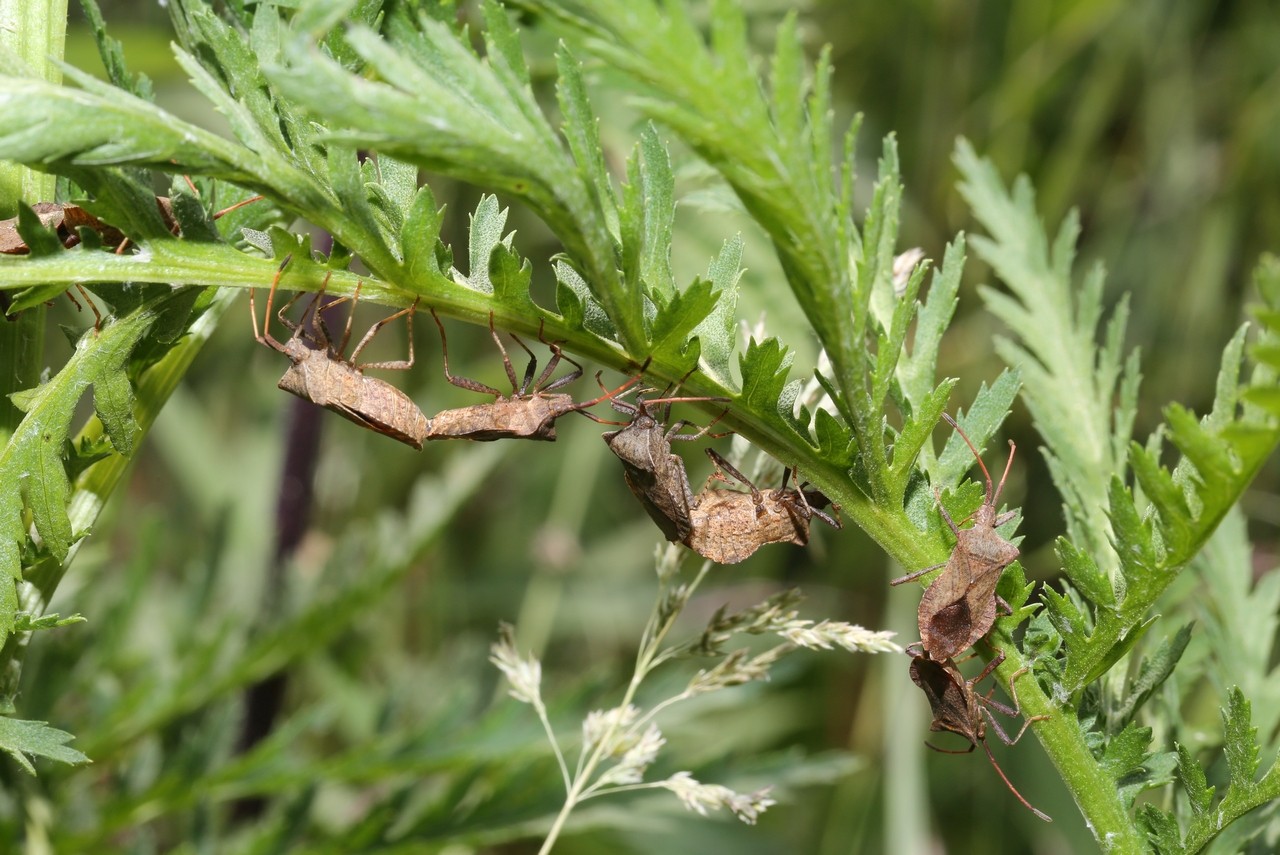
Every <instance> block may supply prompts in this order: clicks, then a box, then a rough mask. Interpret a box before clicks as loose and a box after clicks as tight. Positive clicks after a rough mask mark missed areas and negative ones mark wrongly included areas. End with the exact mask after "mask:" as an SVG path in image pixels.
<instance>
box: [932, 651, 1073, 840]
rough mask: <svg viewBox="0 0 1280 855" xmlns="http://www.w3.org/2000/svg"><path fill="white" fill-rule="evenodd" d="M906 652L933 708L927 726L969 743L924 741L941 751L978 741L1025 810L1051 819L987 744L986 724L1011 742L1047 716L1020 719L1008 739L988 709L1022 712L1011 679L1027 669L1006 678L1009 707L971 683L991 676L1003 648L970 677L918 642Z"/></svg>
mask: <svg viewBox="0 0 1280 855" xmlns="http://www.w3.org/2000/svg"><path fill="white" fill-rule="evenodd" d="M907 655H909V656H910V657H911V666H910V674H911V681H912V682H913V683H915V684H916V685H917V686H919V687H920V689H921V690H922V691H923V692H924V694H925V697H926V698H928V699H929V706H930V708H932V710H933V723H932V724H931V725H930V726H929V729H930V730H931V731H936V732H949V733H954V734H957V735H959V736H961V737H963V738H965V739H967V740H968V741H969V747H968V748H965V749H960V750H951V749H947V748H939V747H938V746H936V745H933V744H932V743H929V742H926V743H925V745H928V746H929V747H930V748H932V749H933V750H934V751H938V752H940V753H942V754H968V753H969V752H971V751H973V749H974V748H976V747H977V745H978V743H979V742H981V743H982V748H983V750H984V751H986V752H987V758H988V759H989V760H990V761H991V765H992V767H994V768H995V770H996V772H997V774H999V775H1000V779H1001V780H1003V781H1004V783H1005V786H1006V787H1008V788H1009V792H1011V793H1013V795H1014V796H1015V797H1016V798H1017V799H1018V801H1020V802H1022V804H1023V806H1025V807H1026V808H1027V810H1029V811H1031V812H1032V813H1034V814H1035V815H1036V816H1038V817H1040V819H1043V820H1044V821H1045V822H1053V820H1052V819H1050V818H1049V816H1048V815H1047V814H1045V813H1044V812H1043V811H1040V810H1037V809H1036V808H1034V807H1032V806H1031V803H1030V802H1028V801H1027V800H1026V799H1025V798H1023V797H1022V794H1021V793H1019V792H1018V791H1017V790H1016V789H1015V788H1014V786H1013V784H1012V783H1011V782H1010V781H1009V778H1008V777H1007V776H1006V775H1005V774H1004V770H1003V769H1001V768H1000V764H999V763H997V762H996V758H995V755H994V754H992V753H991V746H989V745H987V739H986V737H987V725H988V724H990V725H991V729H992V730H993V731H995V734H996V735H997V736H998V737H1000V741H1001V742H1003V743H1004V744H1005V745H1014V744H1016V743H1017V742H1018V740H1020V739H1021V738H1022V735H1023V734H1024V733H1026V732H1027V728H1028V727H1030V726H1031V724H1032V722H1036V721H1043V720H1044V719H1047V718H1049V716H1047V715H1038V716H1033V717H1031V718H1029V719H1027V720H1026V721H1024V722H1023V723H1022V729H1021V730H1019V731H1018V735H1017V736H1014V737H1013V738H1012V739H1011V738H1010V737H1009V734H1007V733H1005V731H1004V728H1003V727H1001V726H1000V722H999V721H997V720H996V717H995V715H994V714H993V713H992V712H991V711H992V710H996V711H998V712H1000V713H1003V714H1004V715H1008V716H1017V715H1019V714H1020V713H1021V705H1018V704H1017V697H1018V696H1017V695H1016V694H1015V693H1014V690H1013V682H1014V680H1016V679H1018V677H1020V676H1022V675H1023V674H1025V673H1026V669H1025V668H1023V669H1021V670H1019V671H1017V672H1016V673H1015V674H1013V676H1011V677H1010V678H1009V697H1011V698H1013V699H1014V703H1015V706H1012V707H1010V706H1008V705H1006V704H1002V703H1001V702H999V701H997V700H995V699H994V698H992V697H991V693H992V692H994V691H995V689H994V688H993V689H992V690H991V691H990V692H987V694H985V695H980V694H978V693H977V692H976V691H975V690H974V686H976V685H977V684H978V683H980V682H982V681H983V680H985V679H986V678H987V677H988V676H990V675H991V673H992V672H993V671H995V669H996V668H998V667H999V666H1000V663H1001V662H1003V661H1004V651H1000V652H999V653H998V654H997V656H996V658H995V659H992V660H991V661H990V662H988V663H987V665H986V667H985V668H983V669H982V672H981V673H979V674H978V676H976V677H974V678H973V679H972V680H966V679H965V678H964V675H963V674H961V673H960V669H959V668H957V667H956V664H955V662H954V661H952V660H950V659H947V660H946V661H943V662H938V661H936V660H934V659H931V658H930V657H928V656H926V655H925V653H924V649H923V647H922V646H921V645H920V643H919V642H917V643H915V644H911V645H909V646H908V647H907Z"/></svg>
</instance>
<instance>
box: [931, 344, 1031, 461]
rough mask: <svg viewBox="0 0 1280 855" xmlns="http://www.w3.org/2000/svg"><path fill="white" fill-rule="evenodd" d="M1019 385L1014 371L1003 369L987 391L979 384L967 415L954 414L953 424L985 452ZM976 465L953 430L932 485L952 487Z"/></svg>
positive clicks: (970, 452)
mask: <svg viewBox="0 0 1280 855" xmlns="http://www.w3.org/2000/svg"><path fill="white" fill-rule="evenodd" d="M1021 382H1022V381H1021V379H1020V376H1019V374H1018V372H1017V371H1015V370H1013V369H1005V370H1004V371H1002V372H1001V373H1000V376H999V377H997V378H996V381H995V382H994V383H992V384H991V386H990V388H988V387H987V385H986V384H985V383H984V384H982V386H981V387H980V388H979V389H978V394H977V395H975V396H974V399H973V403H972V404H971V405H970V406H969V410H968V412H964V411H958V412H957V414H956V421H957V422H958V423H959V425H960V428H961V430H963V431H964V432H965V433H966V434H967V435H968V436H969V441H970V442H972V443H973V444H974V446H975V447H976V448H977V449H978V450H979V451H983V450H985V448H984V447H985V446H986V444H987V442H988V441H989V440H990V439H991V437H992V435H993V434H995V432H996V430H997V429H999V427H1000V425H1001V424H1003V423H1004V419H1005V416H1007V415H1009V407H1010V406H1011V405H1012V404H1013V399H1014V397H1016V396H1017V394H1018V389H1019V387H1020V385H1021ZM976 465H977V464H976V463H975V461H974V459H973V452H972V451H970V450H969V446H968V445H966V444H965V441H964V440H963V439H961V438H960V435H959V434H957V433H955V432H954V431H953V432H952V434H951V436H950V437H949V438H948V439H947V445H946V448H944V449H943V452H942V454H941V455H940V456H939V457H938V467H937V470H936V471H935V472H934V473H933V474H934V478H935V483H938V484H954V483H955V482H956V481H958V480H959V479H960V476H962V475H963V474H964V473H965V472H967V471H969V469H970V468H971V467H973V466H976Z"/></svg>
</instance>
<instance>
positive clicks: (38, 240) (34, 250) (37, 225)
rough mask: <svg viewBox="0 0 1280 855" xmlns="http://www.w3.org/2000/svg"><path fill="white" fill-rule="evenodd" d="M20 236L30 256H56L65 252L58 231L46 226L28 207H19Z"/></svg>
mask: <svg viewBox="0 0 1280 855" xmlns="http://www.w3.org/2000/svg"><path fill="white" fill-rule="evenodd" d="M18 235H19V236H21V238H22V240H23V241H24V242H25V243H26V244H27V252H28V253H29V254H30V255H33V256H37V257H39V256H41V255H56V254H58V253H60V252H62V251H63V249H62V240H61V239H59V237H58V232H57V230H56V229H53V228H49V227H47V226H45V224H44V223H43V222H41V221H40V217H39V216H38V215H37V214H36V212H35V211H33V210H32V209H31V207H30V206H28V205H22V204H20V205H18Z"/></svg>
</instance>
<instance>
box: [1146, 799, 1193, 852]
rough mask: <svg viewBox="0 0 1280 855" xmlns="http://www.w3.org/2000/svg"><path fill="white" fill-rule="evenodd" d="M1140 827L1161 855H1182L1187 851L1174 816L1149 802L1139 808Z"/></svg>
mask: <svg viewBox="0 0 1280 855" xmlns="http://www.w3.org/2000/svg"><path fill="white" fill-rule="evenodd" d="M1138 825H1139V826H1141V827H1142V830H1143V831H1145V832H1146V834H1147V838H1148V840H1149V841H1150V843H1151V846H1152V847H1153V848H1154V849H1155V851H1156V852H1158V853H1160V855H1182V853H1183V852H1185V851H1186V849H1184V848H1183V846H1182V831H1181V829H1179V828H1178V821H1177V820H1176V819H1174V816H1173V814H1171V813H1166V812H1165V811H1162V810H1160V808H1158V807H1156V806H1155V805H1153V804H1151V803H1149V802H1148V803H1147V804H1144V805H1140V806H1139V807H1138Z"/></svg>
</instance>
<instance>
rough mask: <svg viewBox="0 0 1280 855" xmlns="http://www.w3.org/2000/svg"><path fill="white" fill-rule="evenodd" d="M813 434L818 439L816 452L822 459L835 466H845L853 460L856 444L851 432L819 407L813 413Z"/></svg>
mask: <svg viewBox="0 0 1280 855" xmlns="http://www.w3.org/2000/svg"><path fill="white" fill-rule="evenodd" d="M813 415H814V420H813V427H814V436H815V437H816V438H817V440H818V453H819V454H820V455H821V456H822V459H823V460H825V461H826V462H828V463H831V464H832V465H835V466H840V467H842V468H847V467H848V466H849V465H850V464H851V463H852V462H853V454H854V450H855V449H856V447H857V446H856V444H855V443H854V439H853V432H852V431H850V430H849V428H848V426H847V425H845V424H844V423H842V422H840V421H838V420H837V419H836V417H835V416H833V415H831V413H829V412H828V411H827V410H824V409H822V408H821V407H819V408H818V410H817V411H816V412H815V413H814V414H813Z"/></svg>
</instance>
